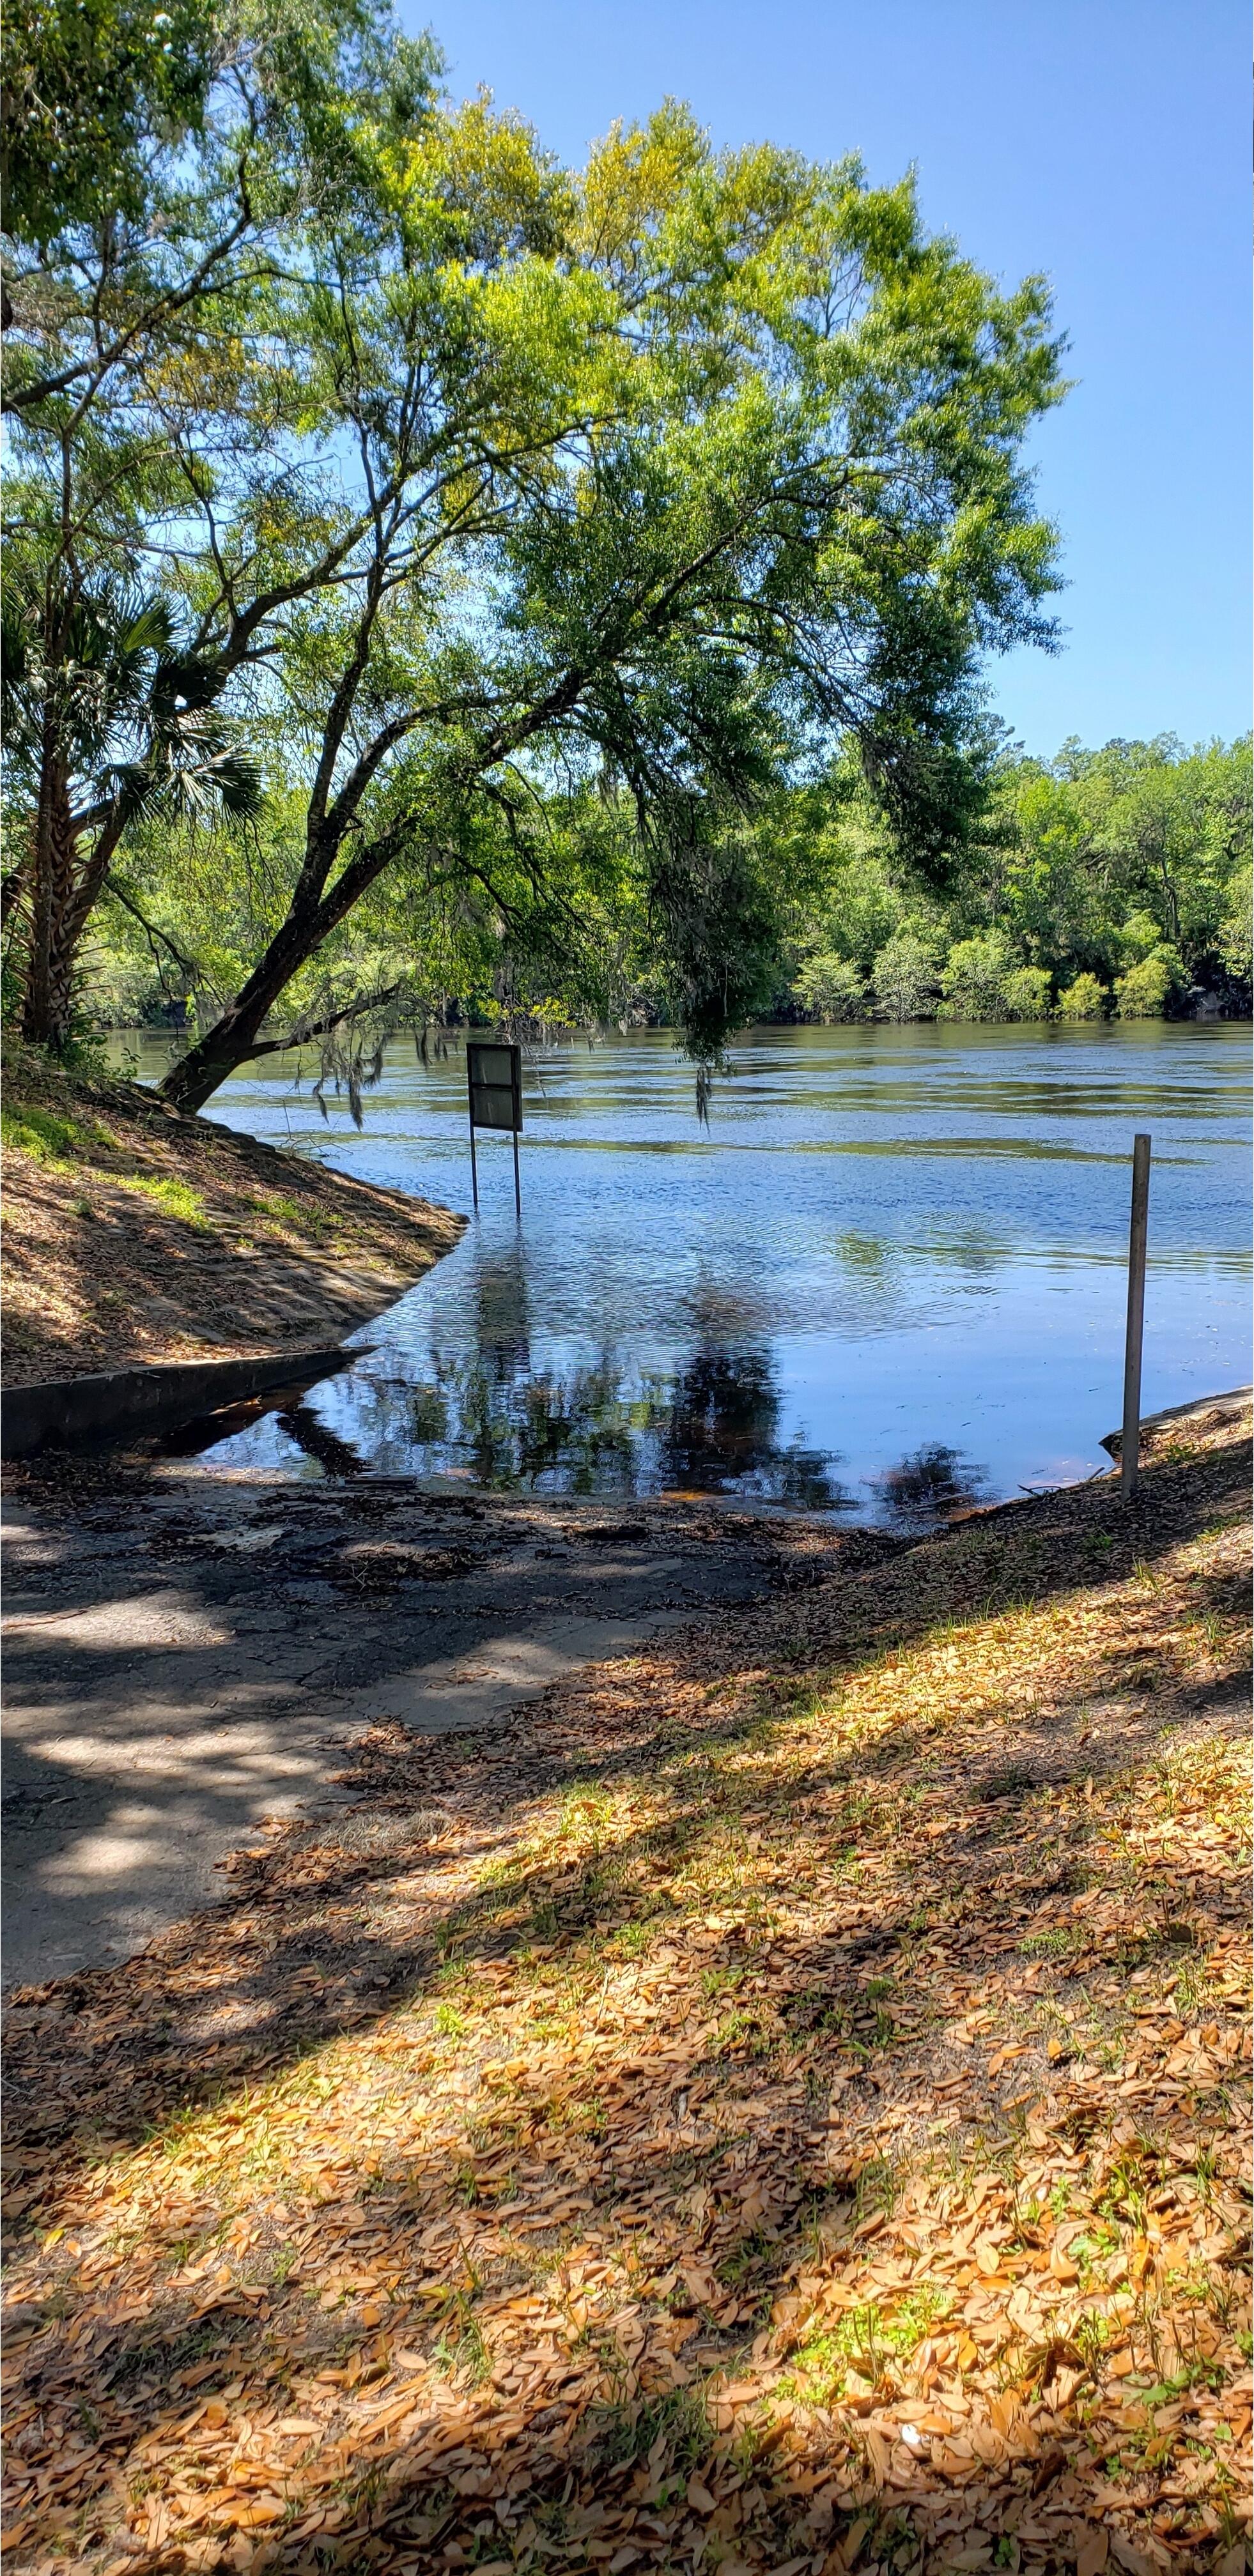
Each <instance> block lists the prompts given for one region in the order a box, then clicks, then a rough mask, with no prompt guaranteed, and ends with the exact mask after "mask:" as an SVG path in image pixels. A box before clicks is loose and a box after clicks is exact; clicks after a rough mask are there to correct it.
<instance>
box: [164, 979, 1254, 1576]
mask: <svg viewBox="0 0 1254 2576" xmlns="http://www.w3.org/2000/svg"><path fill="white" fill-rule="evenodd" d="M126 1043H127V1044H129V1046H130V1049H131V1051H132V1053H135V1052H136V1051H137V1052H138V1054H139V1059H140V1060H139V1065H138V1071H139V1074H140V1078H141V1079H144V1080H155V1079H157V1078H158V1076H159V1074H160V1071H161V1070H162V1067H163V1064H164V1062H165V1061H166V1060H168V1046H167V1044H166V1042H165V1041H164V1040H162V1039H156V1038H153V1039H149V1038H147V1037H144V1038H142V1039H132V1040H130V1041H127V1042H126ZM734 1064H735V1071H734V1074H733V1075H732V1077H731V1078H729V1079H726V1080H722V1081H720V1082H719V1083H718V1084H717V1085H716V1090H715V1096H714V1102H713V1107H712V1113H711V1121H710V1125H709V1128H708V1129H706V1130H703V1129H702V1128H701V1127H700V1126H699V1125H698V1122H697V1118H696V1115H695V1109H694V1094H693V1074H692V1068H691V1066H689V1065H687V1064H686V1063H684V1062H683V1061H682V1060H681V1059H680V1058H679V1057H677V1056H676V1054H675V1051H674V1047H673V1044H672V1042H671V1040H670V1038H669V1036H668V1035H667V1034H666V1033H665V1032H661V1031H647V1032H638V1033H633V1034H632V1035H630V1036H627V1037H622V1038H613V1039H610V1040H608V1041H606V1042H605V1043H602V1044H598V1045H597V1046H595V1047H594V1048H591V1049H590V1048H589V1047H588V1046H587V1045H586V1044H585V1043H584V1042H583V1041H579V1042H577V1043H574V1044H570V1045H566V1046H562V1047H558V1048H554V1049H553V1050H551V1051H548V1052H545V1053H544V1054H542V1055H539V1056H537V1057H536V1059H535V1060H534V1062H531V1063H529V1064H528V1065H527V1067H526V1071H525V1076H524V1120H525V1132H524V1135H523V1139H522V1149H521V1164H522V1220H521V1223H518V1222H516V1220H515V1214H514V1197H513V1175H512V1165H511V1155H510V1146H509V1141H508V1139H507V1138H498V1137H495V1136H485V1137H483V1138H481V1140H480V1144H479V1172H480V1199H481V1212H480V1215H479V1218H478V1219H477V1220H476V1221H474V1222H472V1224H471V1225H470V1227H469V1228H468V1230H467V1233H466V1236H465V1238H464V1240H463V1242H462V1243H461V1244H460V1245H459V1247H458V1249H457V1250H456V1251H455V1252H454V1253H452V1254H450V1256H449V1257H448V1258H447V1259H446V1260H445V1261H444V1262H442V1263H441V1264H440V1265H439V1266H438V1268H437V1269H436V1270H434V1271H433V1272H432V1273H431V1274H430V1276H429V1277H428V1278H426V1279H424V1280H423V1281H421V1282H420V1283H419V1285H418V1286H417V1287H415V1288H413V1289H412V1290H410V1292H409V1293H408V1294H407V1295H406V1296H404V1297H402V1298H401V1300H400V1302H399V1303H398V1304H397V1305H396V1306H394V1307H393V1308H392V1310H391V1312H390V1313H389V1314H388V1315H386V1316H384V1317H382V1318H381V1319H380V1320H379V1321H378V1322H377V1323H375V1324H372V1325H370V1326H369V1327H367V1328H366V1329H365V1330H364V1331H363V1332H362V1333H360V1334H359V1335H358V1336H357V1337H356V1338H357V1341H358V1343H360V1344H361V1345H363V1346H366V1345H368V1348H365V1349H363V1356H362V1357H361V1359H360V1360H358V1361H357V1362H355V1364H354V1365H353V1367H352V1368H351V1369H350V1370H348V1371H347V1372H346V1373H345V1374H343V1375H341V1376H338V1377H335V1378H333V1379H328V1380H327V1381H326V1382H325V1383H324V1384H323V1385H321V1386H319V1387H317V1388H315V1389H314V1390H313V1391H312V1393H311V1394H310V1395H309V1396H308V1397H307V1398H306V1400H305V1402H304V1403H303V1404H302V1405H299V1406H295V1407H293V1406H291V1405H290V1404H289V1405H288V1406H287V1407H285V1408H284V1409H282V1410H279V1411H273V1412H269V1413H263V1414H262V1415H261V1416H260V1418H258V1419H257V1420H255V1421H253V1422H251V1423H249V1424H248V1425H247V1427H245V1428H244V1429H242V1430H237V1431H236V1432H234V1433H233V1435H232V1436H231V1437H229V1438H226V1439H223V1440H221V1441H219V1442H218V1443H217V1444H216V1445H214V1446H212V1447H210V1448H209V1449H208V1450H207V1452H206V1453H205V1455H206V1459H207V1462H208V1463H210V1464H220V1465H222V1466H224V1467H226V1466H230V1467H240V1466H251V1467H257V1468H261V1467H264V1468H267V1469H273V1468H279V1469H281V1470H285V1471H288V1472H291V1473H295V1474H298V1475H304V1476H312V1477H319V1476H322V1475H324V1474H326V1473H334V1472H335V1471H336V1461H337V1460H338V1461H340V1463H341V1466H342V1468H343V1469H345V1470H347V1471H348V1472H350V1473H351V1472H353V1466H354V1462H355V1461H356V1462H360V1464H361V1466H363V1467H366V1468H369V1469H370V1470H371V1471H373V1472H376V1473H377V1472H383V1473H388V1474H398V1473H407V1474H409V1473H412V1474H418V1475H422V1476H439V1477H442V1478H443V1477H449V1476H451V1477H453V1478H455V1479H457V1480H459V1481H463V1482H468V1483H473V1484H481V1485H487V1486H494V1487H496V1488H498V1489H505V1490H511V1491H527V1490H530V1491H535V1492H539V1493H548V1494H553V1495H563V1494H569V1495H575V1494H587V1495H605V1496H611V1495H612V1496H617V1497H620V1498H622V1497H628V1496H632V1495H643V1494H651V1493H664V1492H673V1491H677V1490H679V1491H684V1492H693V1491H717V1492H722V1493H724V1494H729V1495H736V1496H741V1497H745V1498H755V1499H757V1500H759V1501H762V1502H767V1503H772V1502H773V1503H775V1504H781V1505H784V1506H792V1507H794V1508H796V1507H802V1508H805V1509H808V1510H811V1511H813V1510H819V1511H823V1512H832V1513H838V1514H841V1515H842V1516H849V1517H851V1518H854V1519H857V1520H860V1521H878V1522H884V1523H888V1524H891V1525H895V1526H899V1527H919V1526H922V1525H925V1524H926V1523H927V1522H928V1520H930V1519H933V1518H936V1517H937V1516H945V1515H948V1514H949V1513H951V1512H953V1511H955V1510H957V1509H960V1508H963V1507H964V1506H966V1505H968V1504H969V1503H970V1502H972V1501H977V1500H978V1501H989V1500H993V1499H998V1498H1001V1497H1004V1496H1006V1495H1009V1494H1014V1493H1016V1492H1017V1491H1018V1490H1019V1489H1020V1488H1035V1487H1040V1486H1046V1485H1053V1484H1058V1483H1065V1482H1070V1481H1073V1480H1075V1479H1077V1478H1080V1477H1083V1476H1086V1475H1090V1474H1092V1473H1094V1472H1095V1471H1096V1470H1098V1469H1100V1468H1103V1467H1105V1466H1107V1465H1108V1463H1109V1462H1108V1460H1107V1459H1106V1458H1105V1456H1104V1453H1103V1451H1102V1450H1101V1448H1100V1446H1099V1442H1100V1439H1101V1435H1102V1433H1103V1432H1106V1431H1108V1430H1110V1429H1111V1428H1112V1426H1113V1425H1114V1424H1116V1423H1117V1421H1118V1418H1119V1413H1120V1408H1121V1388H1122V1366H1123V1324H1124V1300H1125V1293H1126V1257H1127V1229H1128V1196H1129V1184H1130V1159H1129V1158H1130V1155H1131V1150H1132V1138H1133V1134H1134V1131H1136V1130H1137V1129H1148V1130H1149V1131H1150V1133H1151V1135H1152V1138H1153V1157H1154V1159H1153V1174H1152V1180H1151V1190H1150V1260H1149V1278H1148V1292H1147V1304H1146V1327H1145V1377H1144V1392H1143V1405H1144V1409H1145V1411H1146V1412H1149V1411H1152V1410H1154V1409H1156V1408H1158V1407H1160V1406H1164V1405H1171V1404H1179V1403H1183V1402H1185V1401H1186V1400H1188V1399H1189V1398H1190V1397H1194V1396H1200V1395H1205V1394H1209V1393H1212V1392H1217V1391H1218V1390H1220V1389H1224V1388H1228V1387H1232V1386H1236V1385H1239V1384H1243V1383H1244V1382H1245V1381H1246V1380H1247V1379H1248V1377H1249V1375H1250V1355H1249V1269H1250V1252H1249V1244H1250V1209H1249V1196H1250V1190H1249V1180H1250V1159H1249V1138H1248V1102H1249V1080H1248V1076H1249V1034H1248V1031H1247V1030H1246V1029H1244V1028H1242V1027H1235V1026H1214V1025H1212V1026H1209V1027H1208V1026H1199V1025H1194V1024H1192V1023H1187V1024H1171V1023H1154V1022H1146V1023H1140V1024H1131V1025H1128V1026H1125V1027H1121V1026H1119V1025H1111V1026H1096V1027H1093V1028H1080V1029H1076V1030H1064V1029H1061V1028H1053V1027H1039V1028H1038V1027H1016V1028H970V1027H962V1028H959V1027H943V1026H937V1025H934V1024H933V1025H923V1026H910V1027H904V1028H885V1027H859V1028H837V1029H814V1028H778V1029H777V1028H764V1029H759V1030H756V1031H754V1032H752V1033H751V1034H750V1035H749V1036H748V1037H747V1038H746V1040H745V1041H744V1042H743V1043H742V1044H740V1045H739V1046H737V1048H736V1049H735V1055H734ZM293 1073H294V1067H293V1066H291V1065H289V1064H288V1063H287V1061H286V1060H285V1059H276V1060H272V1061H271V1062H270V1063H269V1064H268V1065H267V1071H266V1075H265V1078H264V1079H263V1078H261V1077H259V1076H256V1075H247V1074H241V1075H239V1076H237V1077H236V1078H235V1079H233V1080H232V1081H231V1082H229V1083H227V1084H226V1085H225V1086H224V1087H223V1089H222V1090H221V1091H220V1092H219V1093H218V1094H217V1096H216V1097H215V1098H214V1099H213V1100H212V1101H211V1102H210V1103H209V1104H208V1110H209V1114H210V1115H211V1116H212V1117H215V1118H218V1119H221V1120H222V1121H223V1122H224V1123H226V1124H227V1125H230V1126H233V1127H239V1128H246V1129H248V1130H250V1131H251V1132H252V1133H253V1134H255V1135H259V1136H264V1137H266V1138H267V1139H269V1140H270V1141H272V1142H274V1143H276V1144H285V1145H286V1144H290V1145H293V1146H295V1147H296V1148H297V1149H298V1150H299V1151H302V1152H308V1153H311V1154H319V1155H321V1156H323V1157H324V1158H325V1159H326V1160H327V1161H328V1162H330V1163H332V1164H335V1165H336V1166H337V1167H338V1168H340V1169H342V1170H344V1171H347V1172H352V1173H354V1174H355V1175H356V1176H358V1177H359V1178H361V1179H363V1180H371V1181H380V1182H384V1183H386V1184H387V1185H388V1186H389V1187H391V1188H393V1189H402V1190H412V1191H416V1192H419V1193H421V1194H422V1195H424V1196H426V1197H429V1198H433V1199H437V1200H441V1201H443V1202H444V1203H445V1204H447V1205H449V1206H452V1207H456V1208H463V1209H467V1210H468V1209H469V1208H470V1204H471V1193H470V1164H469V1154H468V1149H467V1126H466V1077H465V1059H464V1055H463V1053H462V1051H461V1048H460V1046H459V1047H457V1048H456V1049H455V1051H453V1052H452V1053H451V1054H450V1055H449V1056H448V1057H447V1058H446V1059H445V1060H444V1061H440V1062H432V1063H431V1064H430V1065H429V1066H427V1067H423V1066H422V1065H420V1064H419V1063H418V1061H417V1059H416V1054H415V1049H414V1047H413V1044H412V1042H411V1041H410V1040H409V1039H405V1040H404V1041H397V1042H395V1043H394V1044H393V1045H392V1046H391V1047H389V1049H388V1053H387V1058H386V1063H385V1068H384V1075H383V1079H382V1081H381V1083H380V1085H379V1087H378V1088H377V1089H376V1090H375V1091H373V1092H371V1093H368V1094H367V1096H366V1101H365V1124H364V1127H363V1128H362V1130H361V1131H360V1133H358V1132H356V1131H355V1130H354V1128H353V1126H352V1123H351V1121H350V1119H349V1116H348V1111H347V1104H346V1103H345V1102H337V1101H336V1100H335V1098H334V1096H333V1095H331V1096H330V1097H329V1099H328V1108H329V1113H330V1114H329V1119H328V1120H327V1121H325V1122H324V1121H323V1119H322V1118H321V1116H320V1114H319V1111H318V1107H317V1105H316V1103H315V1102H314V1100H313V1099H312V1097H311V1090H310V1084H309V1080H308V1078H306V1081H305V1083H304V1085H303V1086H302V1087H299V1088H297V1087H295V1086H294V1082H293ZM328 1435H330V1436H329V1437H328Z"/></svg>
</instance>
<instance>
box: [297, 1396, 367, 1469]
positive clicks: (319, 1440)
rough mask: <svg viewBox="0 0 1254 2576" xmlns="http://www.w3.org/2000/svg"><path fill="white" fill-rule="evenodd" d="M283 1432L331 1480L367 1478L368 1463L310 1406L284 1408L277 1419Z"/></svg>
mask: <svg viewBox="0 0 1254 2576" xmlns="http://www.w3.org/2000/svg"><path fill="white" fill-rule="evenodd" d="M277 1419H278V1425H279V1429H280V1431H286V1433H287V1436H288V1438H289V1440H294V1441H295V1443H296V1446H297V1448H298V1449H300V1450H303V1452H304V1455H305V1456H306V1458H316V1459H317V1461H318V1464H319V1466H320V1467H324V1468H325V1469H326V1472H327V1474H328V1476H364V1475H365V1473H366V1461H365V1459H364V1458H362V1457H360V1456H359V1454H358V1452H357V1450H356V1449H354V1448H352V1447H350V1445H349V1443H348V1441H347V1440H341V1438H340V1436H339V1433H338V1432H336V1431H332V1429H331V1427H330V1425H329V1423H326V1422H323V1421H322V1420H321V1418H320V1416H319V1415H318V1414H316V1413H315V1412H314V1410H313V1407H312V1405H309V1404H289V1405H285V1406H284V1408H283V1411H282V1412H281V1413H280V1414H279V1415H278V1417H277Z"/></svg>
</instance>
